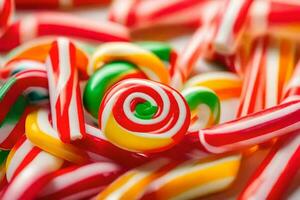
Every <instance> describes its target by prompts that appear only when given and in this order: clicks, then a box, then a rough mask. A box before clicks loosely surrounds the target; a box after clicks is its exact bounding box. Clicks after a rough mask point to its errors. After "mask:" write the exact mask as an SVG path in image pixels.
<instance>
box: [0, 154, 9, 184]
mask: <svg viewBox="0 0 300 200" xmlns="http://www.w3.org/2000/svg"><path fill="white" fill-rule="evenodd" d="M8 153H9V151H3V150H0V188H2V187H3V186H4V184H5V181H6V177H5V173H6V169H5V162H6V158H7V155H8Z"/></svg>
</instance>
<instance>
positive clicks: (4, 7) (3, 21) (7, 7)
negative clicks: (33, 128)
mask: <svg viewBox="0 0 300 200" xmlns="http://www.w3.org/2000/svg"><path fill="white" fill-rule="evenodd" d="M13 14H14V2H13V0H1V1H0V37H1V36H2V34H3V33H4V31H5V29H6V28H7V26H8V25H9V24H10V22H11V19H12V16H13Z"/></svg>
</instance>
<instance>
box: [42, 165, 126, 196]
mask: <svg viewBox="0 0 300 200" xmlns="http://www.w3.org/2000/svg"><path fill="white" fill-rule="evenodd" d="M121 172H122V169H121V168H120V167H119V166H118V165H116V164H113V163H108V162H107V163H105V162H98V163H92V164H87V165H82V166H73V167H68V168H64V169H61V170H58V171H56V172H54V173H53V174H52V175H51V177H50V180H49V182H48V183H47V185H45V186H44V187H43V189H42V190H41V191H40V192H39V194H38V199H43V200H46V199H85V198H88V197H91V196H94V195H96V194H98V193H99V191H101V190H103V189H104V188H105V187H106V186H107V185H108V184H110V183H111V182H112V181H113V180H114V179H116V178H117V177H118V176H119V175H120V174H121Z"/></svg>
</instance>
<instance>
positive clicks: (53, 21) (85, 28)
mask: <svg viewBox="0 0 300 200" xmlns="http://www.w3.org/2000/svg"><path fill="white" fill-rule="evenodd" d="M49 35H52V36H55V35H62V36H69V37H73V38H79V39H85V40H90V41H94V42H108V41H128V40H129V34H128V31H127V29H126V28H124V27H123V26H121V25H118V24H115V23H111V22H101V23H94V22H92V21H89V20H84V19H81V18H78V17H75V16H72V15H69V14H64V13H57V12H44V13H43V12H42V13H39V14H35V15H29V16H26V17H25V18H23V19H21V20H19V21H17V22H15V23H13V24H12V25H10V26H9V27H8V28H7V29H6V31H5V33H4V35H3V36H2V37H0V43H1V47H0V51H8V50H11V49H12V48H14V47H16V46H18V45H20V44H22V43H24V42H26V41H29V40H31V39H34V38H37V37H41V36H49Z"/></svg>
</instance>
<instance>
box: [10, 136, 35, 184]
mask: <svg viewBox="0 0 300 200" xmlns="http://www.w3.org/2000/svg"><path fill="white" fill-rule="evenodd" d="M33 148H34V146H33V145H32V144H31V142H30V141H29V140H25V141H24V142H23V144H22V145H21V146H19V148H18V149H16V151H15V153H14V155H13V157H12V158H11V160H10V162H9V165H8V166H7V169H6V170H7V171H6V178H7V180H8V181H10V180H11V179H12V177H13V176H14V174H15V172H16V170H17V168H18V167H19V166H20V164H21V163H22V161H23V159H24V158H25V156H26V155H27V154H28V153H29V152H30V151H31V150H32V149H33Z"/></svg>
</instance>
